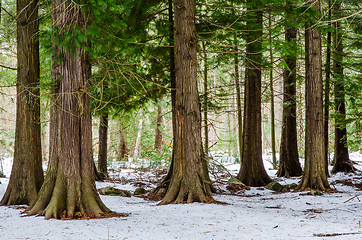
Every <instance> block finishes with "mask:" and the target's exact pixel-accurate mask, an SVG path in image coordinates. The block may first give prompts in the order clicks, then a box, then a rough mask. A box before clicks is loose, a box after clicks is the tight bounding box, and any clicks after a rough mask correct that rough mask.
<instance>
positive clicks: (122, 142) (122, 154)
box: [118, 122, 128, 161]
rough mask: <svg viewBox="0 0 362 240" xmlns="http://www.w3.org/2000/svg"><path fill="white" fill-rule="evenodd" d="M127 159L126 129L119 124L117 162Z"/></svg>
mask: <svg viewBox="0 0 362 240" xmlns="http://www.w3.org/2000/svg"><path fill="white" fill-rule="evenodd" d="M127 157H128V149H127V141H126V128H125V127H124V126H123V124H122V123H121V122H120V123H119V155H118V160H119V161H123V160H124V159H127Z"/></svg>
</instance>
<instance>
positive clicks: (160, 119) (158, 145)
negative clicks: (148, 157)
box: [154, 106, 163, 153]
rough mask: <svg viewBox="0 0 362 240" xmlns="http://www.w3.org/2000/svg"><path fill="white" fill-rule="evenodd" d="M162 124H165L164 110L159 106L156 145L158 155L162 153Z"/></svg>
mask: <svg viewBox="0 0 362 240" xmlns="http://www.w3.org/2000/svg"><path fill="white" fill-rule="evenodd" d="M162 122H163V115H162V108H161V107H160V106H159V107H158V108H157V119H156V132H155V145H154V148H155V150H156V151H157V152H158V153H161V151H162V132H161V127H162Z"/></svg>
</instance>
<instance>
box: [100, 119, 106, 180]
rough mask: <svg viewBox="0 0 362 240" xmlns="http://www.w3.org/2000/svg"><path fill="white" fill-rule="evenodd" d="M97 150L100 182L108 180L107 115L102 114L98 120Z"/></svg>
mask: <svg viewBox="0 0 362 240" xmlns="http://www.w3.org/2000/svg"><path fill="white" fill-rule="evenodd" d="M99 119H100V120H99V149H98V172H99V175H100V178H101V180H104V179H106V178H108V170H107V140H108V114H102V116H101V117H100V118H99Z"/></svg>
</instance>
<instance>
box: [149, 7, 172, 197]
mask: <svg viewBox="0 0 362 240" xmlns="http://www.w3.org/2000/svg"><path fill="white" fill-rule="evenodd" d="M172 3H173V1H172V0H168V21H169V38H168V41H169V46H170V47H169V49H170V52H169V57H170V58H169V60H170V63H169V67H170V85H171V112H172V132H173V133H174V132H175V131H176V117H175V116H176V66H175V38H174V31H175V28H174V20H173V15H174V13H173V4H172ZM172 141H173V143H175V142H176V135H175V134H173V140H172ZM174 158H175V148H174V147H173V148H172V158H171V164H170V168H169V170H168V173H167V175H166V176H165V178H164V179H163V180H162V181H161V183H160V184H158V186H157V187H156V188H155V190H154V191H153V192H154V193H165V192H167V190H168V187H169V185H170V181H171V176H172V172H173V166H174Z"/></svg>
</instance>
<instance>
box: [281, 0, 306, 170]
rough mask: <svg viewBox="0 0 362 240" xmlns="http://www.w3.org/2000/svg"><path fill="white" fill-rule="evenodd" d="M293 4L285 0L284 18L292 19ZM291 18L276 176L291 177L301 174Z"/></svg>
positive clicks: (284, 73)
mask: <svg viewBox="0 0 362 240" xmlns="http://www.w3.org/2000/svg"><path fill="white" fill-rule="evenodd" d="M293 11H294V7H293V5H292V4H291V3H290V2H289V1H287V8H286V13H285V14H286V16H285V18H286V19H292V18H291V16H290V15H291V14H292V13H293ZM293 24H294V23H293V20H289V21H288V22H287V23H286V26H285V41H286V44H287V46H290V47H291V49H290V52H294V53H293V54H289V55H286V56H284V60H285V62H286V64H287V66H288V67H286V68H285V69H284V72H283V123H282V135H281V141H280V158H279V170H278V172H277V175H278V177H293V176H300V175H302V168H301V166H300V162H299V156H298V139H297V110H296V109H297V103H296V92H297V79H296V75H297V73H296V71H297V69H296V68H297V56H296V54H297V53H296V52H297V43H296V39H297V29H296V28H295V27H294V26H293Z"/></svg>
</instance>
